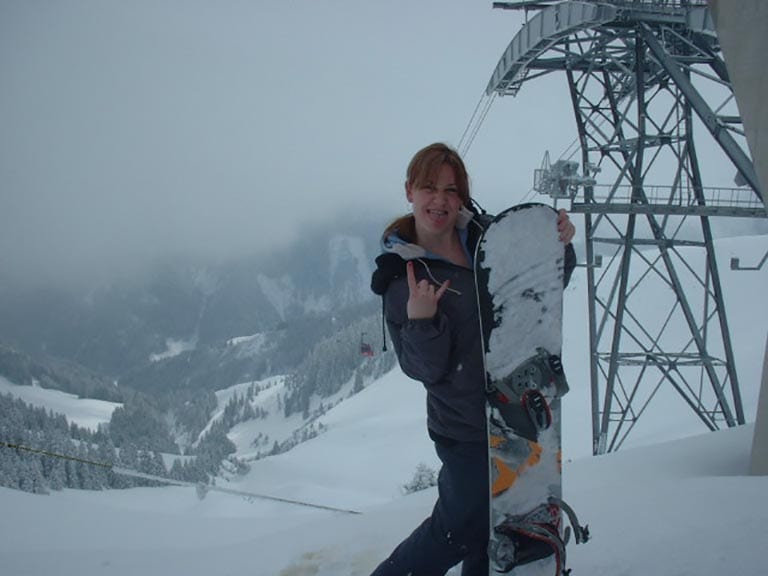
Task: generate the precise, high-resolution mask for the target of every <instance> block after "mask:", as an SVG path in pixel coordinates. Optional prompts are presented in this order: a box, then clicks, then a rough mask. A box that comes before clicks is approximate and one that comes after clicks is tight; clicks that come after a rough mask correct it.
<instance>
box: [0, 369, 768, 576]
mask: <svg viewBox="0 0 768 576" xmlns="http://www.w3.org/2000/svg"><path fill="white" fill-rule="evenodd" d="M407 384H410V382H409V381H408V380H407V379H406V378H404V377H403V376H402V375H401V374H399V373H398V371H397V370H395V371H394V372H393V373H392V374H390V375H389V376H387V378H386V379H384V380H382V381H380V382H377V383H376V384H375V385H374V386H372V387H370V388H368V389H367V390H365V391H364V392H362V393H361V394H359V395H358V396H357V397H356V399H355V400H356V401H357V406H356V407H355V408H357V409H358V410H360V412H361V414H364V415H363V416H362V417H360V414H358V413H357V412H356V411H353V410H350V406H349V405H346V404H343V405H341V406H339V407H338V408H337V409H335V410H333V411H332V412H331V413H329V421H331V422H332V423H333V425H332V429H331V431H330V432H329V433H328V434H325V435H323V436H320V437H318V438H316V439H313V440H311V441H309V442H307V443H305V444H303V445H302V446H300V447H299V448H297V449H296V450H293V451H291V452H289V453H286V454H282V455H279V456H276V457H273V458H270V459H268V460H265V461H263V464H264V465H263V466H259V467H254V470H253V471H252V473H251V474H250V475H249V477H248V479H246V480H244V481H243V482H242V483H241V486H239V487H240V488H247V489H257V488H263V489H264V490H265V491H266V490H268V489H269V490H270V491H271V492H272V493H274V494H278V493H279V494H283V495H286V494H290V495H291V496H294V497H300V498H304V499H307V500H309V501H318V502H323V503H325V504H337V505H354V507H356V508H358V509H359V510H361V511H362V512H363V513H362V514H360V515H347V514H342V513H335V512H326V511H322V510H315V509H311V508H306V507H301V506H291V505H287V504H282V503H277V502H270V501H265V500H260V499H252V500H250V501H249V500H248V499H244V498H241V497H238V496H234V495H230V494H223V493H217V492H211V493H209V494H208V495H207V496H206V497H205V499H203V500H199V499H198V498H197V496H196V494H195V490H194V489H192V488H175V487H174V488H160V489H133V490H126V491H109V492H84V491H69V490H67V491H64V492H60V493H53V494H51V495H49V496H35V495H30V494H26V493H22V492H17V491H12V490H8V489H0V509H1V510H2V511H3V514H2V515H0V534H2V538H0V558H2V559H3V573H4V574H9V575H18V576H22V575H40V576H42V575H47V574H52V573H66V574H79V575H81V576H97V575H103V574H110V575H114V576H128V575H134V574H160V575H175V574H179V575H180V574H184V575H185V576H209V575H210V574H221V575H225V574H233V575H235V574H254V575H262V574H263V575H280V576H300V575H306V576H310V575H315V576H344V575H364V574H368V573H369V572H370V570H371V569H372V568H373V567H374V566H375V564H376V563H377V562H378V561H379V560H380V559H381V558H382V557H384V556H385V555H386V554H387V553H388V552H389V550H390V549H391V547H392V546H394V545H395V544H396V543H397V542H398V541H399V539H400V538H402V537H403V536H405V535H406V534H407V533H408V532H409V531H410V530H411V529H412V528H413V527H414V526H415V525H416V524H417V523H418V522H419V521H420V520H421V519H422V518H423V517H424V516H425V515H427V514H428V513H429V510H430V509H431V506H432V504H433V501H434V498H435V494H434V489H432V490H427V491H424V492H421V493H418V494H415V495H410V496H402V497H401V496H398V495H396V494H394V493H393V487H394V486H396V485H398V484H399V483H400V482H402V481H404V480H407V479H408V478H407V477H406V478H404V477H403V474H404V473H405V472H407V470H405V467H404V466H403V465H401V464H398V463H399V462H400V461H401V460H402V459H406V460H411V461H417V460H426V461H428V460H430V459H431V458H432V455H431V452H432V450H431V447H430V446H428V445H427V443H425V442H423V437H424V432H423V423H422V422H418V421H417V420H418V419H417V418H415V412H414V414H410V415H409V410H408V409H406V410H404V411H403V413H401V414H398V411H397V410H396V408H397V407H398V402H397V401H395V400H393V395H392V394H385V393H383V392H382V390H383V389H386V387H387V386H393V387H397V386H404V385H407ZM349 404H350V405H351V404H353V402H352V401H350V402H349ZM345 407H346V410H343V409H344V408H345ZM387 411H390V412H387ZM387 414H390V415H391V416H392V415H394V414H398V416H397V417H390V418H387V417H385V416H386V415H387ZM334 431H335V432H336V433H334ZM363 431H365V433H366V435H367V438H368V440H370V441H371V446H370V447H371V450H369V451H368V452H369V453H366V454H365V455H360V454H359V453H358V452H357V451H356V450H357V449H358V448H359V447H360V446H361V445H362V444H364V442H362V441H360V440H358V441H357V442H354V441H353V442H352V445H353V446H355V449H354V450H353V451H351V452H350V450H348V449H347V444H346V443H345V442H343V441H340V437H341V438H345V439H346V438H348V435H350V434H352V435H355V434H356V435H361V434H362V433H363ZM751 434H752V427H751V426H747V427H742V428H737V429H732V430H725V431H721V432H716V433H708V434H705V435H699V436H694V437H691V438H687V439H683V440H677V441H674V442H670V443H666V444H659V445H655V446H648V447H640V448H634V449H627V450H625V451H623V452H619V453H616V454H609V455H606V456H602V457H599V458H584V459H579V460H576V461H573V462H568V463H566V465H565V470H564V478H565V485H564V489H565V497H566V498H567V499H568V500H569V501H570V502H571V503H572V504H573V505H574V506H575V507H576V509H577V511H578V513H579V514H580V515H581V519H582V521H586V522H588V523H589V524H590V527H591V531H592V534H593V541H591V542H589V543H587V544H586V545H583V546H579V547H571V549H570V550H569V553H570V562H571V564H572V567H573V569H574V575H575V576H578V575H579V574H590V575H591V576H616V575H617V574H619V575H620V574H691V575H696V576H707V575H713V576H714V575H720V574H723V573H724V572H725V571H726V570H727V572H728V573H729V574H734V575H735V574H738V575H741V576H758V575H761V574H763V573H764V563H763V560H762V554H761V547H762V544H764V543H765V542H766V541H768V508H766V507H765V506H764V505H763V504H764V495H765V493H766V490H768V478H764V477H763V478H757V477H748V476H746V475H745V474H746V472H747V469H748V458H749V449H750V442H751ZM349 440H354V438H352V437H350V438H349ZM374 451H375V453H374ZM375 463H378V464H379V465H378V466H375V467H374V466H373V465H372V464H375ZM383 464H386V466H384V465H383ZM257 477H258V480H257Z"/></svg>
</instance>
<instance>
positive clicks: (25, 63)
mask: <svg viewBox="0 0 768 576" xmlns="http://www.w3.org/2000/svg"><path fill="white" fill-rule="evenodd" d="M491 4H492V3H491V2H490V1H485V0H474V1H470V0H441V1H433V0H419V1H418V2H416V1H412V0H395V1H390V0H388V1H387V2H374V1H366V0H343V1H342V0H327V1H323V0H237V1H235V0H216V1H213V0H210V1H204V0H123V1H118V0H2V1H0V259H1V260H0V266H2V271H3V275H7V277H8V276H17V275H20V274H24V275H27V276H29V275H32V276H36V277H42V278H44V279H46V280H53V281H57V280H61V279H62V278H63V277H65V276H66V275H76V276H81V277H90V275H92V274H93V273H94V272H102V273H103V272H104V271H113V270H114V268H115V267H119V268H125V269H130V268H131V267H132V266H133V265H135V264H136V263H137V262H141V261H145V260H147V259H149V258H151V257H153V256H155V255H158V254H163V253H166V252H182V253H192V254H203V255H209V256H236V255H238V254H242V253H245V252H248V251H252V250H255V249H259V248H264V247H267V246H271V245H274V243H275V242H286V241H289V240H290V238H291V237H292V235H293V234H295V232H296V230H297V229H298V228H299V227H300V226H303V225H305V224H306V223H307V222H312V221H316V220H318V219H322V218H325V217H327V216H328V215H331V214H336V213H339V212H340V211H346V212H348V213H349V214H350V215H351V216H352V217H355V215H357V214H360V213H364V214H374V215H378V214H381V215H382V219H389V218H390V216H396V215H397V214H398V213H400V212H403V211H404V210H406V209H407V204H406V202H405V200H404V193H403V191H402V182H403V179H404V172H405V167H406V164H407V162H408V161H409V159H410V157H411V155H412V154H413V153H414V152H415V151H416V150H417V149H419V148H420V147H422V146H424V145H426V144H429V143H431V142H434V141H445V142H447V143H449V144H451V145H454V146H457V145H458V143H459V139H460V137H461V135H462V133H463V132H464V129H465V127H466V126H467V123H468V122H469V119H470V117H471V116H472V112H473V110H474V108H475V106H476V104H477V103H478V101H479V99H480V97H481V95H482V93H483V90H484V88H485V85H486V83H487V82H488V79H489V78H490V75H491V72H492V71H493V68H494V67H495V65H496V62H497V61H498V58H499V56H500V55H501V53H502V51H503V50H504V48H505V47H506V46H507V44H508V43H509V41H510V39H511V38H512V36H514V34H515V33H516V32H517V31H518V29H519V28H520V22H521V18H522V16H521V15H520V14H518V13H517V12H511V11H501V10H494V9H492V6H491ZM560 96H561V97H564V96H565V90H564V85H563V90H562V92H561V94H560ZM540 98H541V95H539V100H536V99H531V100H529V101H527V102H525V101H521V99H520V98H517V99H515V100H512V99H509V100H508V102H507V101H505V106H503V107H500V106H499V105H498V104H495V105H494V108H493V109H492V110H493V111H496V110H497V109H504V108H506V112H505V114H506V119H505V120H504V121H503V123H502V122H501V121H500V118H499V117H500V116H504V115H503V114H502V115H500V114H496V115H494V114H493V113H492V114H491V115H490V116H489V118H488V119H487V120H486V122H485V123H484V126H483V128H482V130H481V132H480V133H479V134H478V136H477V138H476V139H475V141H474V144H473V147H472V149H470V151H469V152H468V154H467V163H468V166H469V170H470V175H471V177H472V181H473V185H474V188H473V190H474V193H475V195H476V197H477V198H478V199H479V200H480V201H481V202H483V201H485V202H486V203H487V202H489V201H491V200H492V199H493V198H498V200H496V201H495V204H496V205H497V207H501V206H503V205H506V204H511V203H512V201H508V200H507V198H510V200H514V198H512V196H514V195H519V194H521V193H525V192H527V191H528V190H529V189H530V185H531V184H530V183H531V182H532V172H533V168H535V167H537V166H538V165H539V164H540V162H541V158H542V157H543V154H544V151H545V147H546V144H542V145H541V146H539V145H537V146H535V147H529V146H526V145H525V142H523V141H522V139H521V138H519V137H515V136H514V135H515V133H516V130H517V128H516V126H515V125H512V124H510V123H509V121H508V119H509V117H510V111H512V112H514V109H517V113H518V115H519V116H520V118H522V119H523V121H524V122H531V124H530V125H529V126H528V127H527V128H526V127H525V126H521V128H522V129H523V130H525V132H527V133H529V134H530V133H531V132H532V128H531V127H532V126H535V125H536V124H537V123H538V122H543V121H544V116H542V117H540V118H539V119H538V120H534V119H532V118H531V117H532V116H534V114H533V112H534V110H532V109H531V107H532V106H535V104H536V103H537V102H540ZM507 103H508V104H509V106H506V104H507ZM513 116H514V114H513ZM549 116H551V113H549ZM526 117H527V118H526ZM563 118H564V120H565V122H567V123H568V128H569V130H570V125H571V124H572V123H573V122H572V120H571V119H570V110H568V109H567V107H566V109H565V110H564V111H563ZM547 122H551V120H547ZM494 124H495V125H494ZM525 132H523V133H525ZM561 140H562V139H561ZM516 148H526V149H527V152H529V154H530V155H529V159H528V160H526V159H525V158H523V159H521V158H518V157H516V152H515V149H516ZM476 159H477V160H478V161H476ZM493 203H494V202H491V204H493Z"/></svg>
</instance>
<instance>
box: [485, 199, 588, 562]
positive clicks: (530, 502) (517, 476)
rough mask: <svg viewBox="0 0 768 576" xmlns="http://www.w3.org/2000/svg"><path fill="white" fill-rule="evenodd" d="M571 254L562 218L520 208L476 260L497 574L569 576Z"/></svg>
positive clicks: (582, 532)
mask: <svg viewBox="0 0 768 576" xmlns="http://www.w3.org/2000/svg"><path fill="white" fill-rule="evenodd" d="M564 262H565V251H564V246H563V244H562V242H560V240H559V238H558V232H557V212H556V211H555V210H554V209H552V208H551V207H549V206H546V205H544V204H535V203H530V204H521V205H519V206H514V207H512V208H510V209H508V210H505V211H504V212H502V213H501V214H499V215H498V216H496V218H494V219H493V221H492V222H491V223H490V224H489V226H488V228H487V229H486V231H485V232H484V234H483V236H482V238H481V239H480V241H479V243H478V246H477V251H476V255H475V278H476V282H477V293H478V306H479V308H480V318H481V324H482V334H483V348H484V350H485V372H486V375H485V377H486V392H487V397H488V403H487V414H488V451H489V465H490V504H491V514H490V522H491V525H490V542H489V549H488V554H489V558H490V573H491V574H500V573H511V574H513V575H514V576H533V575H537V576H538V575H546V576H552V575H559V574H563V573H564V572H565V544H566V542H567V541H568V539H569V536H570V530H569V529H567V528H566V527H565V525H564V522H563V512H566V514H567V516H568V517H569V518H570V521H571V525H572V527H573V529H574V535H575V537H576V541H577V542H580V541H583V540H586V539H587V538H588V533H587V530H586V529H585V528H581V527H580V526H579V525H578V522H577V521H576V518H575V515H573V513H572V511H571V510H570V508H569V507H568V506H566V505H565V503H564V502H563V501H562V498H561V496H562V488H561V487H562V484H561V448H560V446H561V443H560V398H561V397H562V396H563V394H565V393H566V392H567V391H568V385H567V383H566V380H565V375H564V373H563V368H562V365H561V363H560V352H561V347H562V309H563V304H562V302H563V274H564V272H563V267H564Z"/></svg>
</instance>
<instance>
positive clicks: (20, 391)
mask: <svg viewBox="0 0 768 576" xmlns="http://www.w3.org/2000/svg"><path fill="white" fill-rule="evenodd" d="M0 394H10V395H11V396H14V397H16V398H20V399H21V400H23V401H24V402H26V403H27V404H30V405H32V406H35V407H42V408H46V409H48V410H52V411H53V412H55V413H58V414H64V415H65V416H66V417H67V420H68V421H69V422H70V423H72V424H77V425H78V426H80V427H81V428H88V429H89V430H93V431H96V430H97V429H98V427H99V424H107V423H109V420H110V418H112V412H114V410H115V408H117V407H118V406H122V404H119V403H115V402H107V401H106V400H94V399H93V398H78V397H77V396H76V395H75V394H69V393H67V392H62V391H60V390H50V389H47V388H41V387H39V386H19V385H18V384H14V383H13V382H10V381H8V380H7V379H5V378H3V377H2V376H0Z"/></svg>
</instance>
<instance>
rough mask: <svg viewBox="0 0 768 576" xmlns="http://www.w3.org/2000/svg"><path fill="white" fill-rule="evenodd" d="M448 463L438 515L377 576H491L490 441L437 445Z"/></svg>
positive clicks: (440, 487)
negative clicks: (455, 575) (455, 571)
mask: <svg viewBox="0 0 768 576" xmlns="http://www.w3.org/2000/svg"><path fill="white" fill-rule="evenodd" d="M435 448H436V450H437V455H438V457H439V458H440V461H441V462H442V463H443V466H442V468H441V469H440V474H439V476H438V481H437V487H438V499H437V503H436V504H435V507H434V509H433V510H432V515H431V516H430V517H429V518H427V519H426V520H424V522H422V523H421V525H420V526H419V527H418V528H416V530H414V531H413V533H412V534H411V535H410V536H409V537H408V538H406V539H405V540H404V541H403V542H402V543H401V544H400V545H399V546H398V547H397V548H396V549H395V551H394V552H392V554H391V555H390V557H389V558H387V559H386V560H385V561H384V562H382V563H381V564H380V565H379V567H378V568H376V570H375V571H374V572H373V574H372V575H371V576H406V575H412V576H443V575H444V574H445V573H446V572H447V571H448V570H449V569H450V568H451V567H452V566H455V565H456V564H458V563H459V562H462V561H463V565H462V570H461V574H462V576H488V523H489V519H488V515H489V510H488V498H489V496H488V491H489V488H488V449H487V446H486V444H485V443H484V442H441V441H436V442H435Z"/></svg>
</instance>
